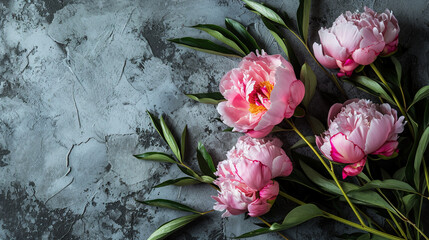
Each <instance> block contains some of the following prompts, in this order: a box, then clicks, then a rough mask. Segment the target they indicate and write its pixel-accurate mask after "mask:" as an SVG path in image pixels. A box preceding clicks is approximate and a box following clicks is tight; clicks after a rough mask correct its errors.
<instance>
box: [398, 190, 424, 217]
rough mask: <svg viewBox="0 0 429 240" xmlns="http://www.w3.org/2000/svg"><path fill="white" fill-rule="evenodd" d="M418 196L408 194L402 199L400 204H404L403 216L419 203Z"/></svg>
mask: <svg viewBox="0 0 429 240" xmlns="http://www.w3.org/2000/svg"><path fill="white" fill-rule="evenodd" d="M419 198H420V197H419V196H418V195H416V194H408V195H405V196H403V197H402V202H403V203H404V208H405V215H408V213H409V212H410V211H411V209H413V208H414V206H415V205H416V204H417V203H418V202H419Z"/></svg>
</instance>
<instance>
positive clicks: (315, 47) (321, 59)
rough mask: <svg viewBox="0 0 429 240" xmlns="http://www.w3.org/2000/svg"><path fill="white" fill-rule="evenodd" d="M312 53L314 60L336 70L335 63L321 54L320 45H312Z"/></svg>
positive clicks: (332, 59) (329, 57)
mask: <svg viewBox="0 0 429 240" xmlns="http://www.w3.org/2000/svg"><path fill="white" fill-rule="evenodd" d="M313 52H314V56H315V57H316V59H317V60H318V61H319V62H320V63H321V64H322V65H323V66H325V67H327V68H338V66H337V62H336V61H335V59H334V58H332V57H331V56H328V55H325V54H324V53H323V49H322V45H320V44H318V43H313Z"/></svg>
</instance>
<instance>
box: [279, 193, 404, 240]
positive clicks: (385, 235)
mask: <svg viewBox="0 0 429 240" xmlns="http://www.w3.org/2000/svg"><path fill="white" fill-rule="evenodd" d="M279 195H280V196H282V197H285V198H286V199H289V200H291V201H292V202H295V203H297V204H299V205H304V204H306V203H305V202H303V201H300V200H298V199H296V198H294V197H292V196H291V195H289V194H287V193H285V192H282V191H280V192H279ZM322 213H323V217H325V218H330V219H332V220H335V221H337V222H340V223H344V224H346V225H349V226H351V227H354V228H357V229H360V230H363V231H366V232H369V233H373V234H375V235H378V236H381V237H384V238H387V239H392V240H401V239H402V240H403V238H400V237H396V236H393V235H390V234H388V233H385V232H381V231H378V230H376V229H373V228H370V227H367V226H362V225H359V224H357V223H354V222H351V221H349V220H346V219H344V218H341V217H338V216H336V215H334V214H331V213H328V212H325V211H323V210H322Z"/></svg>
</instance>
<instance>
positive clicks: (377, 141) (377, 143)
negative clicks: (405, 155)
mask: <svg viewBox="0 0 429 240" xmlns="http://www.w3.org/2000/svg"><path fill="white" fill-rule="evenodd" d="M390 118H391V116H390V115H384V116H383V117H382V118H381V119H373V120H372V121H371V125H370V126H369V130H368V134H367V137H366V143H365V153H366V154H372V153H373V152H374V151H376V150H377V149H379V148H380V147H381V146H382V145H383V144H384V143H385V142H386V141H387V137H388V136H389V133H390V131H391V129H392V124H391V121H390Z"/></svg>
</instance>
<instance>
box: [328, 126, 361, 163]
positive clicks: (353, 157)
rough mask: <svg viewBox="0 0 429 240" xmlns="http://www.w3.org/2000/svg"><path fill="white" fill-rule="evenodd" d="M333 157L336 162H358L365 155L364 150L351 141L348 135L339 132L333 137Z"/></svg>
mask: <svg viewBox="0 0 429 240" xmlns="http://www.w3.org/2000/svg"><path fill="white" fill-rule="evenodd" d="M330 142H331V157H332V160H333V161H335V162H340V163H356V162H358V161H361V160H362V159H363V158H364V157H365V153H364V151H363V150H362V149H361V148H360V147H359V146H357V145H356V144H354V143H353V142H351V141H349V140H348V139H347V137H346V135H344V134H342V133H338V134H336V135H334V136H332V137H331V140H330Z"/></svg>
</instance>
